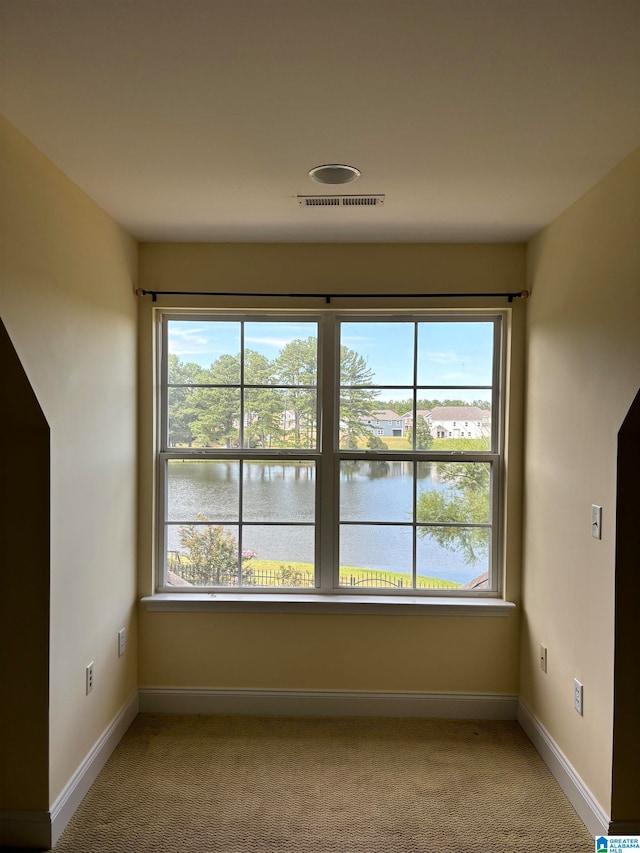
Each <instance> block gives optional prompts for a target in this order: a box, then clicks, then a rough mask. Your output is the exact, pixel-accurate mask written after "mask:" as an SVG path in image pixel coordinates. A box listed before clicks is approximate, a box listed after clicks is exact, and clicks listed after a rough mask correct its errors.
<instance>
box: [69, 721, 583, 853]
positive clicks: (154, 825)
mask: <svg viewBox="0 0 640 853" xmlns="http://www.w3.org/2000/svg"><path fill="white" fill-rule="evenodd" d="M542 850H545V851H554V853H574V851H575V853H587V851H592V850H593V840H592V837H591V836H590V835H589V833H588V832H587V830H586V829H585V828H584V826H583V824H582V822H581V821H580V819H579V818H578V816H577V815H576V813H575V812H574V810H573V808H572V807H571V805H570V804H569V802H568V801H567V799H566V798H565V796H564V794H563V793H562V791H561V790H560V788H559V787H558V785H557V783H556V782H555V780H554V779H553V777H552V776H551V774H550V772H549V770H548V769H547V768H546V766H545V765H544V764H543V762H542V760H541V758H540V757H539V755H538V754H537V752H536V751H535V749H534V748H533V746H532V745H531V743H530V742H529V741H528V739H527V737H526V736H525V734H524V733H523V732H522V730H521V729H520V727H519V725H518V724H517V723H515V722H497V721H490V722H487V721H479V722H474V721H468V720H464V721H445V720H395V719H394V720H391V719H305V718H302V719H281V718H254V717H198V716H173V715H159V714H158V715H156V714H140V715H139V716H138V718H137V719H136V720H135V722H134V724H133V726H132V727H131V728H130V729H129V731H128V732H127V734H126V735H125V737H124V739H123V740H122V742H121V743H120V745H119V746H118V748H117V750H116V751H115V752H114V754H113V755H112V757H111V759H110V760H109V762H108V763H107V765H106V766H105V768H104V770H103V771H102V773H101V774H100V776H99V777H98V779H97V780H96V782H95V784H94V786H93V787H92V789H91V791H90V792H89V793H88V794H87V796H86V797H85V799H84V801H83V803H82V805H81V806H80V808H79V809H78V811H77V812H76V814H75V815H74V817H73V819H72V820H71V822H70V823H69V825H68V827H67V829H66V830H65V832H64V834H63V835H62V837H61V839H60V840H59V842H58V844H57V845H56V847H55V853H89V852H90V851H95V853H196V851H197V853H472V851H473V853H478V851H482V852H483V853H484V851H487V853H489V851H491V853H539V851H542Z"/></svg>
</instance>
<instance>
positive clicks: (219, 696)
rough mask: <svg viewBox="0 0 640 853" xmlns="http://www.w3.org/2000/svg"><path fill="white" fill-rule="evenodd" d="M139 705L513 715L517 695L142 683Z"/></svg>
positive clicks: (284, 712) (291, 713)
mask: <svg viewBox="0 0 640 853" xmlns="http://www.w3.org/2000/svg"><path fill="white" fill-rule="evenodd" d="M139 695H140V711H149V712H155V713H161V714H239V715H243V714H252V715H256V716H260V715H267V716H282V717H441V718H444V719H469V720H471V719H483V720H515V719H516V714H517V703H518V700H517V697H515V696H504V695H496V694H481V693H478V694H476V693H471V694H466V693H387V692H369V691H366V692H365V691H344V690H225V689H206V688H202V689H201V688H180V687H175V688H172V687H168V688H167V687H142V688H140V691H139Z"/></svg>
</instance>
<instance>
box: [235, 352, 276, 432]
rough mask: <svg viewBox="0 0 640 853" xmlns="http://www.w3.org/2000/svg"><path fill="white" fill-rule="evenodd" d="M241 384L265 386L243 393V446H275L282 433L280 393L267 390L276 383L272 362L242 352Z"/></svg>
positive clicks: (258, 355) (250, 353)
mask: <svg viewBox="0 0 640 853" xmlns="http://www.w3.org/2000/svg"><path fill="white" fill-rule="evenodd" d="M244 381H245V383H246V384H248V385H263V386H267V387H263V388H248V389H247V390H246V391H245V399H244V444H245V447H272V446H274V445H275V446H276V447H278V445H279V437H280V434H281V432H282V426H281V423H280V415H281V414H282V392H281V390H280V389H278V388H273V387H268V386H273V385H275V383H276V378H275V365H274V363H273V362H272V361H270V360H269V359H268V358H267V357H266V356H265V355H262V354H261V353H259V352H256V351H255V350H251V349H246V350H245V353H244Z"/></svg>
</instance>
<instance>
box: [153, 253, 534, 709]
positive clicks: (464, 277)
mask: <svg viewBox="0 0 640 853" xmlns="http://www.w3.org/2000/svg"><path fill="white" fill-rule="evenodd" d="M524 269H525V268H524V246H521V245H504V246H486V245H482V246H479V245H478V246H476V245H459V246H445V245H322V244H317V245H310V244H309V245H273V244H270V245H267V244H265V245H262V244H260V245H241V244H228V245H224V244H217V245H215V244H143V245H141V247H140V286H141V287H142V288H145V289H157V290H178V291H184V290H222V291H228V290H244V291H255V292H258V293H259V292H264V291H276V292H285V293H286V292H298V293H300V292H326V291H329V292H333V293H339V292H353V293H362V294H372V295H373V294H375V293H381V294H382V293H393V292H401V293H402V292H405V293H428V292H449V293H451V292H457V291H462V292H467V291H476V292H481V291H491V292H496V291H497V292H502V291H519V290H521V289H522V288H523V287H524V284H523V282H524ZM241 303H242V300H237V299H236V300H233V299H228V298H227V299H219V300H217V302H216V304H218V305H221V306H227V307H230V306H233V305H234V304H236V305H238V304H241ZM259 303H260V300H259V299H254V300H252V303H251V304H259ZM187 304H189V305H196V306H197V305H205V304H207V302H206V301H205V300H203V299H200V298H196V299H191V300H189V299H187V298H173V297H172V298H169V297H159V300H158V305H162V306H164V307H168V306H176V305H187ZM208 304H209V305H211V304H212V303H211V300H209V301H208ZM242 304H244V305H245V306H246V305H248V304H249V303H248V302H247V301H244V303H242ZM262 304H263V305H270V306H274V304H276V305H277V307H283V306H284V305H288V306H290V305H291V303H290V302H287V301H280V300H278V303H274V302H273V300H270V301H264V300H263V301H262ZM299 304H302V305H304V306H305V307H309V308H315V309H317V308H319V307H323V306H324V302H323V301H322V300H307V301H302V302H300V303H299ZM385 304H387V303H384V302H382V301H378V303H377V306H376V303H375V302H374V301H371V302H369V301H368V300H367V301H365V300H361V301H359V302H357V303H355V302H354V303H352V305H351V306H350V307H353V305H357V307H359V308H364V307H371V306H375V307H378V308H380V307H384V305H385ZM414 304H415V303H414V302H407V305H414ZM428 304H429V305H430V306H433V305H434V303H433V302H430V303H428ZM439 304H442V303H439ZM444 304H449V305H453V306H454V307H457V308H460V307H461V303H460V302H449V303H444ZM475 304H476V305H481V306H483V307H495V306H496V305H498V306H499V307H501V308H503V307H505V306H507V302H506V300H504V299H502V300H494V301H493V302H491V301H490V302H488V303H487V302H486V301H484V300H483V301H480V300H476V301H475ZM340 305H341V306H342V305H345V303H344V302H341V303H340ZM346 305H347V307H348V303H346ZM152 310H153V309H152V303H151V300H150V298H149V297H144V298H143V299H142V300H141V311H140V341H141V380H142V381H141V497H142V500H141V517H140V579H139V580H140V591H141V592H142V593H145V594H146V593H150V592H151V590H152V588H153V555H152V549H151V545H150V543H151V542H152V540H153V534H152V526H153V509H152V490H151V489H150V488H149V487H148V484H150V483H151V482H152V478H153V438H152V436H153V422H152V413H153V398H152V393H151V391H152V386H153V375H152V365H153V346H152V344H153V342H152V335H151V329H152V326H153V321H152ZM525 311H526V306H525V303H524V302H523V301H522V300H516V301H515V302H514V303H513V317H512V324H511V326H512V331H513V339H514V349H513V351H514V357H513V362H512V370H513V373H514V376H515V378H516V381H515V382H514V383H513V389H514V392H513V394H512V395H511V397H510V401H509V404H510V407H511V414H512V417H513V421H512V423H513V427H514V429H513V430H512V436H511V443H510V447H509V463H510V464H509V480H508V486H509V500H510V505H511V509H512V513H511V525H510V528H509V531H508V535H507V537H506V539H507V542H506V550H507V578H506V589H507V595H508V597H509V598H511V599H512V600H513V599H515V600H517V599H518V595H519V575H520V539H519V536H520V515H519V509H520V445H519V434H520V425H521V414H520V409H521V397H520V393H521V390H520V389H521V386H522V337H523V318H524V313H525ZM518 642H519V624H518V616H517V615H513V616H510V617H507V618H500V617H495V618H487V617H457V618H456V617H450V618H442V617H438V618H436V617H412V618H399V617H397V616H353V615H349V616H347V615H345V616H301V615H282V614H269V615H264V614H263V615H250V614H229V613H226V614H215V613H210V614H205V613H197V614H185V613H162V612H146V611H144V610H142V611H141V614H140V686H154V687H158V686H172V687H173V686H190V687H238V688H239V687H246V688H252V687H264V688H268V687H272V688H299V689H304V688H317V689H343V690H359V689H360V690H397V691H402V690H417V691H431V690H433V691H459V692H478V693H500V694H514V693H516V692H517V683H518Z"/></svg>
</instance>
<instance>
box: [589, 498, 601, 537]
mask: <svg viewBox="0 0 640 853" xmlns="http://www.w3.org/2000/svg"><path fill="white" fill-rule="evenodd" d="M591 535H592V536H593V538H594V539H602V507H601V506H598V505H597V504H591Z"/></svg>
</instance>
